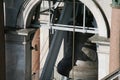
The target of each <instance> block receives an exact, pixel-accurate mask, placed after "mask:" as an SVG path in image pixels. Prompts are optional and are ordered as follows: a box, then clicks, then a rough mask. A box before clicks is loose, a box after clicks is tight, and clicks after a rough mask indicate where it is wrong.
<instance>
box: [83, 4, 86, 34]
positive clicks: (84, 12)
mask: <svg viewBox="0 0 120 80" xmlns="http://www.w3.org/2000/svg"><path fill="white" fill-rule="evenodd" d="M85 17H86V8H85V5H84V11H83V32H84V33H85Z"/></svg>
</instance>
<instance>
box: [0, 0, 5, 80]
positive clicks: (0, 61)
mask: <svg viewBox="0 0 120 80" xmlns="http://www.w3.org/2000/svg"><path fill="white" fill-rule="evenodd" d="M5 74H6V73H5V37H4V12H3V0H0V80H5Z"/></svg>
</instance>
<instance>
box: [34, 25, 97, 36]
mask: <svg viewBox="0 0 120 80" xmlns="http://www.w3.org/2000/svg"><path fill="white" fill-rule="evenodd" d="M32 26H34V27H42V28H47V29H50V28H52V29H55V30H62V31H73V28H74V27H75V32H82V33H94V34H96V33H98V29H97V28H92V27H83V26H73V25H63V24H52V25H48V24H45V23H44V24H40V25H36V24H32ZM83 28H85V30H83Z"/></svg>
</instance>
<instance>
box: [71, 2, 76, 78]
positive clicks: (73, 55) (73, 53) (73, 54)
mask: <svg viewBox="0 0 120 80" xmlns="http://www.w3.org/2000/svg"><path fill="white" fill-rule="evenodd" d="M75 22H76V21H75V0H73V52H72V67H73V70H72V78H73V79H74V57H75Z"/></svg>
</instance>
